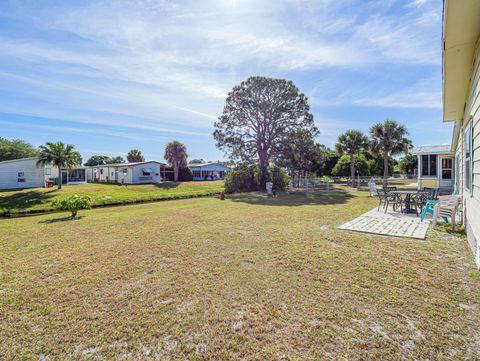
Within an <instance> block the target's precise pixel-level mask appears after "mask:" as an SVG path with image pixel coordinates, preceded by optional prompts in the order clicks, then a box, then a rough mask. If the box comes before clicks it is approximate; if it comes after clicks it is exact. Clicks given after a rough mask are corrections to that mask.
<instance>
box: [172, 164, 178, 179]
mask: <svg viewBox="0 0 480 361" xmlns="http://www.w3.org/2000/svg"><path fill="white" fill-rule="evenodd" d="M173 179H174V181H175V182H178V165H177V164H174V165H173Z"/></svg>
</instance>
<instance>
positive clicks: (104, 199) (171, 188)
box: [0, 181, 223, 216]
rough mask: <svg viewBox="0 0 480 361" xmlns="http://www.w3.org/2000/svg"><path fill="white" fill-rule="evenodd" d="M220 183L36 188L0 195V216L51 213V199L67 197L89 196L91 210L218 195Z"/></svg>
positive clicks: (84, 185)
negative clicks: (136, 203)
mask: <svg viewBox="0 0 480 361" xmlns="http://www.w3.org/2000/svg"><path fill="white" fill-rule="evenodd" d="M222 190H223V181H211V182H165V183H161V184H145V185H129V186H122V185H116V184H98V183H88V184H79V185H71V186H63V187H62V189H61V190H58V189H57V188H56V187H55V188H35V189H24V190H20V191H19V190H14V191H0V216H1V215H16V214H22V213H31V212H42V211H50V210H52V206H51V202H52V201H53V200H54V199H58V198H62V197H66V196H68V195H73V194H78V195H89V196H91V197H92V198H93V206H94V207H96V206H101V205H115V204H128V203H135V202H145V201H153V200H165V199H179V198H190V197H198V196H204V195H212V194H217V193H219V192H220V191H222Z"/></svg>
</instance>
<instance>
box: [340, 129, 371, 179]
mask: <svg viewBox="0 0 480 361" xmlns="http://www.w3.org/2000/svg"><path fill="white" fill-rule="evenodd" d="M367 147H368V138H367V137H366V136H365V134H363V133H362V132H361V131H359V130H347V131H346V132H345V133H343V134H340V135H339V137H338V142H337V144H336V145H335V148H336V149H337V152H338V153H339V154H347V155H348V157H349V161H350V177H351V182H352V186H353V185H354V182H355V168H356V167H355V159H354V157H355V155H356V154H358V153H360V152H361V151H363V150H365V149H366V148H367ZM340 159H341V158H340ZM365 161H366V159H365ZM337 164H338V163H337Z"/></svg>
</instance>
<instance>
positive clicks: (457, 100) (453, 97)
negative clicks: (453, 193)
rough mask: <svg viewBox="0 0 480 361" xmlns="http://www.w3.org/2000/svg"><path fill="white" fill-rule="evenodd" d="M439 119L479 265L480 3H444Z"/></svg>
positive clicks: (468, 237) (471, 244)
mask: <svg viewBox="0 0 480 361" xmlns="http://www.w3.org/2000/svg"><path fill="white" fill-rule="evenodd" d="M443 11H444V13H443V121H444V122H452V123H453V124H454V128H453V136H452V148H451V149H452V151H453V152H455V163H456V168H457V172H456V177H455V183H456V185H457V187H458V189H459V192H460V194H461V195H462V196H463V197H462V199H463V203H462V214H463V222H464V225H465V229H466V232H467V239H468V243H469V245H470V247H471V249H472V251H473V252H474V254H475V261H476V263H477V265H478V267H480V1H478V0H470V1H467V0H464V1H452V0H445V1H444V4H443Z"/></svg>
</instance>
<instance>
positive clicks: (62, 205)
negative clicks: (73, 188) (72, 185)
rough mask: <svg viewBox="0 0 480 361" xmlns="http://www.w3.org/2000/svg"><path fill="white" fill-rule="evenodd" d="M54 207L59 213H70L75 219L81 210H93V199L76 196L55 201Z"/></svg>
mask: <svg viewBox="0 0 480 361" xmlns="http://www.w3.org/2000/svg"><path fill="white" fill-rule="evenodd" d="M52 205H53V207H54V208H55V209H56V210H57V211H69V212H70V213H71V214H72V218H75V217H76V216H77V213H78V211H79V210H80V209H90V208H92V197H90V196H79V195H77V194H75V195H73V196H70V197H68V198H63V199H55V200H54V201H53V202H52Z"/></svg>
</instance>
